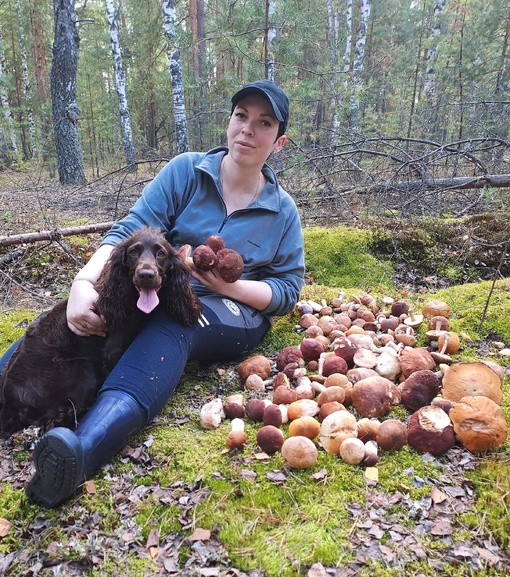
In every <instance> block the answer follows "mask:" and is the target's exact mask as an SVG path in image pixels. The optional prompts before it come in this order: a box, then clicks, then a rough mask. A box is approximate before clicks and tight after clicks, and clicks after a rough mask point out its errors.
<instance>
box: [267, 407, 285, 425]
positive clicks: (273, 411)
mask: <svg viewBox="0 0 510 577" xmlns="http://www.w3.org/2000/svg"><path fill="white" fill-rule="evenodd" d="M262 422H263V423H264V425H273V427H280V426H281V425H282V423H283V416H282V412H281V410H280V405H275V404H273V403H272V404H270V405H267V407H266V408H265V409H264V413H263V415H262Z"/></svg>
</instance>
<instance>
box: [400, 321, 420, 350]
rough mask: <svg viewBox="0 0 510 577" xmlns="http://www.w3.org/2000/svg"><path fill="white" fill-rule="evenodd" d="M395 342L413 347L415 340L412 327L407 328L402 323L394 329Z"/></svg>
mask: <svg viewBox="0 0 510 577" xmlns="http://www.w3.org/2000/svg"><path fill="white" fill-rule="evenodd" d="M395 340H396V341H397V343H402V344H403V345H404V346H406V347H414V346H415V345H416V342H417V339H416V337H415V336H414V329H413V327H410V326H407V325H405V324H403V323H402V324H401V325H399V326H398V327H397V328H396V329H395Z"/></svg>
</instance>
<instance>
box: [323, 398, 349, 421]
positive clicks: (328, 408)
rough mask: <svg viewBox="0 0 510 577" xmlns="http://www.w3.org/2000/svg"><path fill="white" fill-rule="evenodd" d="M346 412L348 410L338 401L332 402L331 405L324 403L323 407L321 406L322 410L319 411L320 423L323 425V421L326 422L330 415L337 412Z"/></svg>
mask: <svg viewBox="0 0 510 577" xmlns="http://www.w3.org/2000/svg"><path fill="white" fill-rule="evenodd" d="M345 410H346V408H345V405H343V404H342V403H339V402H338V401H330V402H329V403H324V404H323V405H321V408H320V410H319V422H321V423H322V421H324V419H325V418H326V417H327V416H328V415H331V413H334V412H335V411H345Z"/></svg>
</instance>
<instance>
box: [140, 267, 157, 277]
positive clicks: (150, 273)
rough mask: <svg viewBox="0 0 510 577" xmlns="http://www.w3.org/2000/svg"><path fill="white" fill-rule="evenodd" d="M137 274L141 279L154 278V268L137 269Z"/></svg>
mask: <svg viewBox="0 0 510 577" xmlns="http://www.w3.org/2000/svg"><path fill="white" fill-rule="evenodd" d="M138 276H139V278H141V279H143V280H151V279H153V278H154V276H155V273H154V270H152V269H150V268H142V269H140V270H139V271H138Z"/></svg>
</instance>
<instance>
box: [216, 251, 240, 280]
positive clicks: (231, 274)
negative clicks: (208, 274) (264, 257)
mask: <svg viewBox="0 0 510 577" xmlns="http://www.w3.org/2000/svg"><path fill="white" fill-rule="evenodd" d="M216 257H217V259H218V264H217V265H216V268H217V270H218V272H219V274H220V276H221V278H222V279H223V280H224V281H225V282H228V283H233V282H236V280H239V279H240V278H241V275H242V274H243V270H244V262H243V258H242V256H241V255H240V254H239V253H238V252H236V251H235V250H232V249H231V248H222V249H221V250H219V251H218V252H217V253H216Z"/></svg>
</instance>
